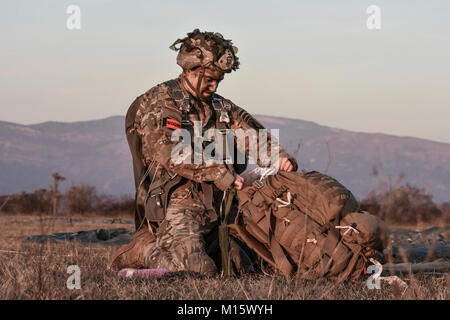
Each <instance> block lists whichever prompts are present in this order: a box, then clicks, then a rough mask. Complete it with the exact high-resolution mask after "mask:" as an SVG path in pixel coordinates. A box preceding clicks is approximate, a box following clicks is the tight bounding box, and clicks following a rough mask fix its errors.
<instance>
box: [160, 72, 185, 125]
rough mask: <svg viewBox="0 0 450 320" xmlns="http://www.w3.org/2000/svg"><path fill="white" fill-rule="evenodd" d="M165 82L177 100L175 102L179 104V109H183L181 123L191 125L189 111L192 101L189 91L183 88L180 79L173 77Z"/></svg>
mask: <svg viewBox="0 0 450 320" xmlns="http://www.w3.org/2000/svg"><path fill="white" fill-rule="evenodd" d="M164 83H165V84H166V85H167V86H168V87H169V88H170V91H171V93H172V98H173V100H174V101H175V104H176V105H177V107H178V109H180V111H181V124H182V125H183V126H187V125H189V124H190V122H189V118H188V112H189V110H190V108H191V106H190V103H189V101H190V96H189V93H187V92H186V91H185V90H182V89H181V86H180V83H179V80H177V79H172V80H169V81H166V82H164ZM188 84H189V83H188Z"/></svg>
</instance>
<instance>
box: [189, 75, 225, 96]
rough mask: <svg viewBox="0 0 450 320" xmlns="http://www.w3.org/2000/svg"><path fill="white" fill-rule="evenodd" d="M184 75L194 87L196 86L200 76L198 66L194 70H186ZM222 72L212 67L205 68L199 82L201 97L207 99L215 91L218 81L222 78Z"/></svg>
mask: <svg viewBox="0 0 450 320" xmlns="http://www.w3.org/2000/svg"><path fill="white" fill-rule="evenodd" d="M186 76H187V78H188V79H189V81H190V82H191V83H192V85H193V86H194V88H197V84H198V81H199V78H200V68H198V69H196V70H189V71H187V72H186ZM223 77H224V73H223V72H220V71H218V70H214V69H206V70H205V73H204V75H203V78H202V82H201V83H200V95H201V98H202V99H208V98H209V97H210V96H211V95H212V94H213V93H214V92H216V90H217V87H218V86H219V83H220V81H222V80H223Z"/></svg>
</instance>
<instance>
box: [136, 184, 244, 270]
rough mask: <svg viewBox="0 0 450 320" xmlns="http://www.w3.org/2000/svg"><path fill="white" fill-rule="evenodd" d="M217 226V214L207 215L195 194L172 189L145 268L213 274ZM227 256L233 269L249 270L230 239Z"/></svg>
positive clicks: (238, 248) (240, 252) (146, 259)
mask: <svg viewBox="0 0 450 320" xmlns="http://www.w3.org/2000/svg"><path fill="white" fill-rule="evenodd" d="M216 202H217V201H216ZM218 225H219V219H218V215H217V213H216V212H208V211H207V210H206V208H205V206H204V204H203V202H202V201H201V199H200V198H199V197H198V194H196V193H195V192H193V191H192V190H191V189H190V188H179V189H177V190H175V191H174V192H173V193H172V195H171V197H170V202H169V205H168V207H167V213H166V218H165V220H164V221H163V222H162V224H161V225H160V226H159V227H158V229H157V231H156V242H155V244H154V245H153V246H152V247H151V248H150V249H149V250H148V251H147V253H146V254H145V258H144V264H145V266H146V267H147V268H164V269H168V270H170V271H194V272H198V273H201V274H205V275H214V274H215V273H217V271H218V268H217V265H218V264H219V263H220V262H218V261H217V258H218V256H219V255H220V250H219V246H218V236H217V232H215V230H216V231H217V227H218ZM230 255H231V259H232V261H233V262H234V265H235V266H238V268H240V269H243V270H245V271H251V270H252V266H251V264H252V263H251V259H250V258H249V256H248V255H247V254H246V253H245V252H244V251H243V250H242V249H241V247H240V246H239V244H238V243H237V242H236V241H235V240H233V239H231V240H230ZM213 257H215V258H216V259H213Z"/></svg>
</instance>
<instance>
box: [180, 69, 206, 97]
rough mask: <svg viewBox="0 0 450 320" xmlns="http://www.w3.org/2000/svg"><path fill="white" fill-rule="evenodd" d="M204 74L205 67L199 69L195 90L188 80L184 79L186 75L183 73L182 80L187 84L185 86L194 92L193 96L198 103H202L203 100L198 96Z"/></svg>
mask: <svg viewBox="0 0 450 320" xmlns="http://www.w3.org/2000/svg"><path fill="white" fill-rule="evenodd" d="M204 74H205V67H203V66H202V67H201V69H200V73H199V77H198V81H197V88H194V85H193V84H192V83H191V82H190V81H189V79H188V78H187V77H186V75H185V74H184V73H183V79H184V81H185V82H186V83H187V85H188V86H189V88H190V89H191V90H192V91H193V92H195V95H196V96H197V97H196V98H197V100H199V101H202V102H203V101H204V99H203V98H202V96H201V95H200V87H201V85H202V80H203V76H204Z"/></svg>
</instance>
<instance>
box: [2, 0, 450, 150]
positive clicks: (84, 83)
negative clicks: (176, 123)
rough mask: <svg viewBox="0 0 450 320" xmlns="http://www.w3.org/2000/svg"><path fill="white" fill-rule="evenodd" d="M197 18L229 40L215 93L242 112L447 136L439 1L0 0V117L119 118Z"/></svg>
mask: <svg viewBox="0 0 450 320" xmlns="http://www.w3.org/2000/svg"><path fill="white" fill-rule="evenodd" d="M71 4H75V5H78V6H79V7H80V9H81V29H80V30H69V29H67V27H66V21H67V19H68V17H69V14H67V13H66V10H67V7H68V6H69V5H71ZM369 5H378V6H379V7H380V9H381V29H380V30H369V29H368V28H367V26H366V20H367V18H368V17H369V14H367V13H366V9H367V7H368V6H369ZM196 27H198V28H200V29H201V30H202V31H203V30H206V31H217V32H220V33H222V34H223V35H224V37H225V38H227V39H232V40H233V42H234V44H235V45H236V46H237V47H238V48H239V53H238V56H239V58H240V61H241V68H240V69H239V70H238V71H237V72H233V73H232V74H229V75H226V77H225V80H224V81H223V83H222V84H221V85H220V87H219V90H218V92H219V93H220V94H222V95H224V96H225V97H227V98H230V99H231V100H232V101H234V102H235V103H236V104H238V105H239V106H241V107H243V108H244V109H246V110H247V111H249V112H251V113H255V114H267V115H274V116H283V117H289V118H298V119H304V120H310V121H314V122H317V123H319V124H322V125H327V126H332V127H337V128H343V129H348V130H354V131H366V132H384V133H389V134H395V135H403V136H415V137H422V138H426V139H432V140H437V141H444V142H450V125H449V124H450V120H449V119H450V61H449V59H450V1H448V0H442V1H433V0H427V1H425V0H422V1H413V0H409V1H392V0H391V1H376V0H372V1H365V0H355V1H336V0H330V1H308V2H306V1H243V0H240V1H234V0H228V1H149V0H147V1H138V0H134V1H133V0H127V1H125V0H123V1H119V0H117V1H113V0H109V1H108V0H103V1H102V0H84V1H82V0H71V1H64V0H52V1H50V0H47V1H44V0H39V1H38V0H33V1H31V0H30V1H20V0H10V1H8V0H2V1H1V2H0V41H1V51H0V70H1V71H0V98H1V107H0V120H4V121H12V122H18V123H23V124H31V123H38V122H43V121H48V120H56V121H78V120H91V119H97V118H104V117H108V116H111V115H125V113H126V110H127V108H128V106H129V105H130V104H131V102H132V101H133V100H134V98H135V97H136V96H138V95H140V94H141V93H143V92H144V91H146V90H147V89H149V88H150V87H152V86H154V85H155V84H157V83H160V82H163V81H165V80H168V79H171V78H174V77H176V76H177V75H178V74H179V72H180V70H181V69H180V68H179V67H178V66H177V65H176V63H175V58H176V53H175V52H173V51H171V50H170V49H169V46H170V45H171V44H172V43H173V41H175V40H176V39H177V38H181V37H184V36H185V34H186V33H187V32H190V31H192V30H193V29H194V28H196Z"/></svg>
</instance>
